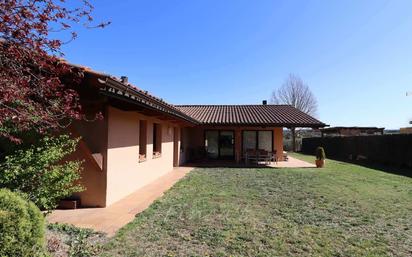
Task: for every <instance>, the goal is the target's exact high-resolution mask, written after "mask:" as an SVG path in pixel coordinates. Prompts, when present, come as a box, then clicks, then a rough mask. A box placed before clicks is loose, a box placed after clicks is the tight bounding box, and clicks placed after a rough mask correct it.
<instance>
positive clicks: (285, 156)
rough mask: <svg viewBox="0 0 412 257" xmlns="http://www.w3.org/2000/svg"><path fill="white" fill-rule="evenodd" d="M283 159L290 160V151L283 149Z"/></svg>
mask: <svg viewBox="0 0 412 257" xmlns="http://www.w3.org/2000/svg"><path fill="white" fill-rule="evenodd" d="M283 160H284V161H288V160H289V157H288V152H286V151H283Z"/></svg>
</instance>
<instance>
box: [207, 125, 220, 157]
mask: <svg viewBox="0 0 412 257" xmlns="http://www.w3.org/2000/svg"><path fill="white" fill-rule="evenodd" d="M205 148H206V154H207V157H209V158H212V159H217V158H218V157H219V131H217V130H207V131H206V132H205Z"/></svg>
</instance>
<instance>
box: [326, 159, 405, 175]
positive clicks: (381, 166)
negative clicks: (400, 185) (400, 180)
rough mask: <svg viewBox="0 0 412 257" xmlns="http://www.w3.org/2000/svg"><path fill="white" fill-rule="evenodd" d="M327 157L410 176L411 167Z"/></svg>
mask: <svg viewBox="0 0 412 257" xmlns="http://www.w3.org/2000/svg"><path fill="white" fill-rule="evenodd" d="M329 159H332V160H336V161H340V162H346V163H349V164H355V165H359V166H362V167H365V168H369V169H374V170H379V171H382V172H386V173H391V174H395V175H400V176H405V177H409V178H412V168H408V167H399V166H395V165H390V164H380V163H372V162H368V161H354V160H347V159H346V160H345V159H340V158H329Z"/></svg>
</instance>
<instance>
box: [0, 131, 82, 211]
mask: <svg viewBox="0 0 412 257" xmlns="http://www.w3.org/2000/svg"><path fill="white" fill-rule="evenodd" d="M77 142H78V140H77V139H71V138H70V137H69V136H68V135H61V136H58V137H44V138H42V139H40V140H38V141H37V142H36V143H35V144H33V145H30V146H27V147H24V148H23V149H19V150H16V151H14V152H13V153H12V154H11V155H8V156H6V157H5V158H4V161H3V162H2V163H1V164H0V171H1V172H0V187H5V188H9V189H10V190H12V191H18V192H22V193H25V194H27V197H28V199H29V200H31V201H33V202H34V203H35V204H36V205H37V206H38V207H39V208H40V209H45V210H51V209H53V208H55V207H56V206H57V203H58V201H59V200H60V199H62V198H64V197H67V196H70V195H71V194H72V193H74V192H79V191H82V190H83V188H82V187H81V186H80V185H77V184H76V183H75V182H76V181H77V180H78V179H80V167H81V162H80V161H65V162H63V161H62V160H63V158H64V157H65V156H67V155H68V154H70V153H72V152H74V151H75V148H76V145H77Z"/></svg>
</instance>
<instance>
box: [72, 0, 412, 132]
mask: <svg viewBox="0 0 412 257" xmlns="http://www.w3.org/2000/svg"><path fill="white" fill-rule="evenodd" d="M92 2H93V3H94V6H95V8H96V10H95V14H94V17H95V18H96V19H97V20H110V21H112V24H111V25H110V26H109V27H107V28H105V29H103V30H98V29H94V30H93V29H92V30H90V29H79V30H78V32H79V38H78V39H77V40H76V41H74V42H72V43H70V44H68V45H66V46H65V47H64V51H65V53H66V58H67V59H68V60H69V61H71V62H73V63H77V64H83V65H85V66H88V67H91V68H93V69H95V70H98V71H103V72H106V73H110V74H112V75H115V76H122V75H126V76H128V77H129V81H130V82H132V83H133V84H135V85H136V86H138V87H140V88H142V89H145V90H148V91H149V92H151V93H152V94H155V95H156V96H159V97H162V98H163V99H165V100H166V101H168V102H170V103H173V104H257V103H261V101H262V100H263V99H270V95H271V92H272V91H273V90H274V89H276V88H278V87H279V86H280V85H281V84H282V83H283V81H284V80H285V78H286V77H287V76H288V74H289V73H294V74H298V75H299V76H301V77H302V78H303V80H305V81H306V82H307V84H308V85H309V86H310V88H311V89H312V91H313V93H314V94H315V95H316V97H317V99H318V104H319V109H318V118H319V119H320V120H322V121H323V122H325V123H328V124H330V125H333V126H383V127H386V128H399V127H404V126H407V125H408V120H409V119H412V96H409V97H406V95H405V93H406V91H412V11H411V10H412V1H410V0H405V1H401V0H397V1H380V0H371V1H360V0H353V1H349V0H342V1H323V0H317V1H309V0H301V1H293V0H285V1H275V0H272V1H265V0H259V1H255V0H249V1H245V0H232V1H230V0H225V1H222V0H187V1H183V0H179V1H178V0H175V1H173V0H147V1H136V0H133V1H132V0H121V1H113V0H99V1H97V0H96V1H92Z"/></svg>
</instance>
